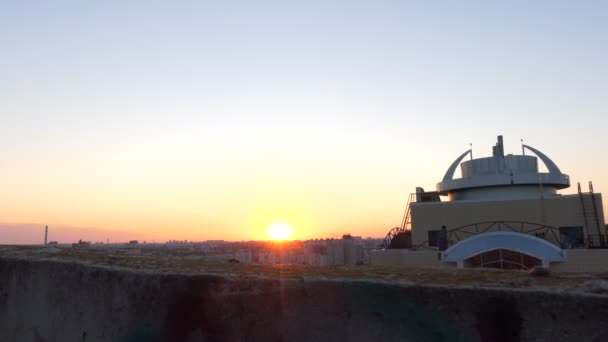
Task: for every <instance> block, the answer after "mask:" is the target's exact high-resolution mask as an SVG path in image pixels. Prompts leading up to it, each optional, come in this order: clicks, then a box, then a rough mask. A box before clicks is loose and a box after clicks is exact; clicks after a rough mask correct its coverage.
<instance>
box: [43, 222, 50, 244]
mask: <svg viewBox="0 0 608 342" xmlns="http://www.w3.org/2000/svg"><path fill="white" fill-rule="evenodd" d="M48 237H49V226H44V244H45V245H46V243H47V239H48Z"/></svg>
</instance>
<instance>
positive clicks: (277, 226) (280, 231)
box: [266, 222, 293, 241]
mask: <svg viewBox="0 0 608 342" xmlns="http://www.w3.org/2000/svg"><path fill="white" fill-rule="evenodd" d="M292 233H293V228H291V226H290V225H289V224H287V223H285V222H275V223H273V224H271V225H270V226H269V227H268V230H267V231H266V234H267V235H268V236H269V237H270V238H271V239H272V240H275V241H284V240H287V239H288V238H289V237H290V236H291V234H292Z"/></svg>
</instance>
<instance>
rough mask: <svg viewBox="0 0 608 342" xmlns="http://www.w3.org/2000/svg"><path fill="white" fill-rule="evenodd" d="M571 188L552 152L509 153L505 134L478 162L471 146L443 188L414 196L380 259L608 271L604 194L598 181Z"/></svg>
mask: <svg viewBox="0 0 608 342" xmlns="http://www.w3.org/2000/svg"><path fill="white" fill-rule="evenodd" d="M526 151H528V152H529V153H532V154H533V155H526ZM467 157H468V160H467ZM539 160H540V161H541V162H542V163H543V164H544V165H545V167H546V169H547V171H548V172H540V171H539V165H538V162H539ZM459 166H460V171H461V175H462V176H461V177H460V178H455V174H456V170H457V169H458V167H459ZM568 187H570V178H569V177H568V175H566V174H564V173H562V171H561V170H560V169H559V167H558V166H557V165H556V164H555V163H554V162H553V161H552V160H551V159H550V158H549V157H548V156H546V155H545V154H544V153H542V152H541V151H539V150H537V149H534V148H532V147H530V146H527V145H523V144H522V155H512V154H509V155H505V154H504V148H503V138H502V136H498V141H497V143H496V145H495V146H494V147H493V153H492V156H491V157H484V158H477V159H473V158H472V151H471V150H468V151H466V152H464V153H463V154H462V155H460V156H459V157H458V158H457V159H456V160H455V161H454V162H453V163H452V164H451V165H450V167H449V168H448V170H447V171H446V173H445V175H444V177H443V179H442V180H441V182H439V183H437V185H436V191H424V190H423V189H422V188H417V189H416V193H414V194H412V195H410V200H409V202H408V205H407V208H406V212H405V215H404V218H403V221H402V224H401V226H400V227H396V228H394V229H393V230H391V231H390V232H389V234H388V235H387V237H386V238H385V240H384V243H383V244H382V245H380V246H379V250H378V251H376V253H374V254H373V256H372V264H376V265H403V266H409V267H412V266H418V267H497V268H508V269H530V268H532V267H533V266H536V265H542V266H545V267H550V268H551V269H552V270H554V271H608V249H605V248H606V247H607V246H608V245H607V241H606V227H605V222H604V213H603V205H602V196H601V194H599V193H593V187H592V184H591V183H589V190H588V192H583V191H582V189H581V187H580V185H579V186H578V193H577V194H571V195H562V194H559V193H558V191H559V190H561V189H565V188H568ZM442 197H443V199H444V200H442ZM446 198H447V200H445V199H446Z"/></svg>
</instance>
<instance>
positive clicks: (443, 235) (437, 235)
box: [428, 229, 448, 250]
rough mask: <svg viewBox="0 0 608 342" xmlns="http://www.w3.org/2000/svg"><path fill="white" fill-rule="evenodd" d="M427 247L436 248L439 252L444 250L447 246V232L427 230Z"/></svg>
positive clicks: (443, 230)
mask: <svg viewBox="0 0 608 342" xmlns="http://www.w3.org/2000/svg"><path fill="white" fill-rule="evenodd" d="M428 238H429V247H438V248H439V249H440V250H444V249H446V248H447V246H448V232H447V231H446V230H445V229H440V230H429V231H428Z"/></svg>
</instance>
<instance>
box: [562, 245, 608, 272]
mask: <svg viewBox="0 0 608 342" xmlns="http://www.w3.org/2000/svg"><path fill="white" fill-rule="evenodd" d="M565 253H566V261H565V262H555V263H552V264H551V266H550V267H551V272H608V249H569V250H566V251H565Z"/></svg>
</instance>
